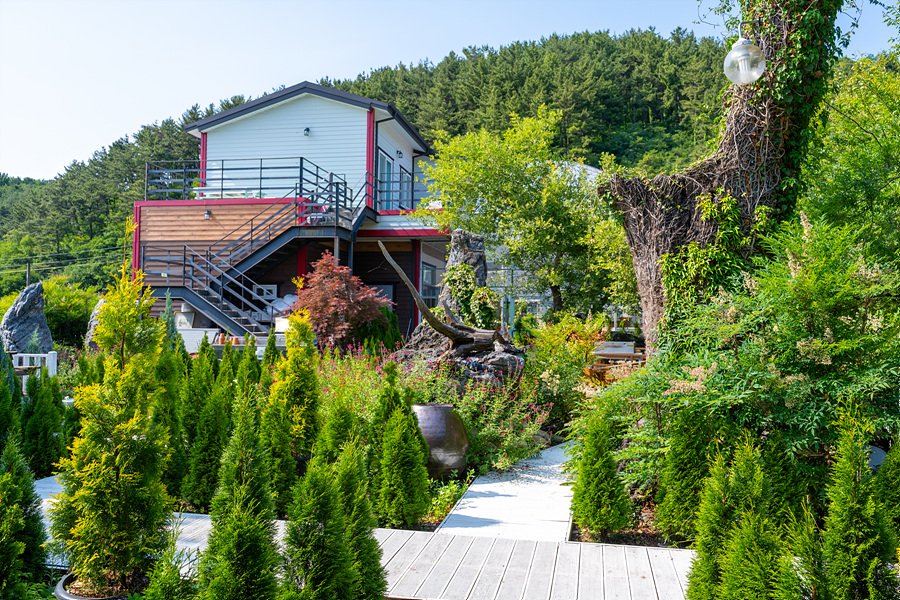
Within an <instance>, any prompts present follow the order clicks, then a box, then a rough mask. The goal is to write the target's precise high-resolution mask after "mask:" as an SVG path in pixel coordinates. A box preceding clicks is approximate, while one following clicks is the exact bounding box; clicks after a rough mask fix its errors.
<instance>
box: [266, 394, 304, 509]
mask: <svg viewBox="0 0 900 600" xmlns="http://www.w3.org/2000/svg"><path fill="white" fill-rule="evenodd" d="M261 421H262V422H261V425H260V438H261V440H262V445H263V449H264V451H265V461H266V471H267V473H268V475H269V489H270V490H271V493H272V500H273V502H274V503H275V511H276V512H277V513H278V515H279V516H284V515H286V514H287V511H288V507H289V506H290V504H291V502H292V500H293V489H294V485H295V484H296V482H297V463H296V462H295V461H294V457H293V455H292V454H291V422H290V418H289V414H288V411H287V406H286V405H285V404H284V403H283V402H281V401H280V399H278V398H275V397H273V396H270V397H269V400H268V401H267V402H266V404H265V405H264V406H263V409H262V417H261Z"/></svg>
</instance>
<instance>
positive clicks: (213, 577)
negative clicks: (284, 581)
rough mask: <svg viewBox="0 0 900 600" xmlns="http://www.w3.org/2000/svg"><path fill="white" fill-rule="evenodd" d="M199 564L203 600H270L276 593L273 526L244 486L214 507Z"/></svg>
mask: <svg viewBox="0 0 900 600" xmlns="http://www.w3.org/2000/svg"><path fill="white" fill-rule="evenodd" d="M212 522H213V527H212V531H211V532H210V535H209V545H208V546H207V548H206V551H205V552H204V553H203V556H202V558H201V564H200V585H201V587H203V588H204V591H203V592H202V594H201V596H200V597H201V598H204V599H205V600H272V599H273V598H275V596H276V594H277V590H278V582H277V581H276V579H275V569H276V567H277V564H278V553H277V551H276V548H275V541H274V537H275V525H274V523H273V522H272V520H271V519H270V518H269V517H268V516H267V515H265V514H264V511H261V510H260V509H259V506H257V505H256V503H255V502H254V501H253V500H252V498H251V492H250V491H249V490H248V489H247V487H246V486H243V485H241V486H238V487H237V488H235V490H234V494H232V495H231V496H230V498H229V499H228V502H223V503H221V504H218V503H217V505H216V509H215V511H214V512H213V514H212Z"/></svg>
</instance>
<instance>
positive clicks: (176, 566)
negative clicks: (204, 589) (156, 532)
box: [143, 523, 200, 600]
mask: <svg viewBox="0 0 900 600" xmlns="http://www.w3.org/2000/svg"><path fill="white" fill-rule="evenodd" d="M180 533H181V527H180V526H179V524H176V523H173V524H172V527H171V529H170V530H169V535H168V540H167V543H166V549H165V550H164V551H163V553H162V555H160V557H159V559H158V560H157V561H156V564H154V565H153V570H152V571H151V572H150V582H149V583H148V584H147V589H146V590H144V593H143V598H144V600H193V599H194V598H196V597H197V596H198V594H199V592H200V588H199V587H198V585H197V582H196V573H195V572H194V569H193V568H191V569H190V570H189V571H188V573H187V576H186V577H185V576H183V575H182V573H181V567H182V564H183V562H185V560H186V559H187V558H189V557H187V556H185V554H186V553H185V552H184V551H183V550H179V549H178V548H177V545H176V542H177V540H178V535H179V534H180Z"/></svg>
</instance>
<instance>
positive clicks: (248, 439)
mask: <svg viewBox="0 0 900 600" xmlns="http://www.w3.org/2000/svg"><path fill="white" fill-rule="evenodd" d="M256 410H257V409H256V397H255V395H253V394H252V393H251V394H242V395H241V396H240V397H239V398H238V402H237V406H236V413H235V425H234V430H233V432H232V434H231V439H230V440H229V441H228V446H227V447H226V448H225V451H224V452H223V453H222V460H221V467H220V468H219V477H218V480H219V489H218V491H217V492H216V496H215V498H213V501H212V509H213V512H214V513H220V512H221V511H217V510H216V507H217V506H218V505H220V504H224V505H228V504H230V503H231V497H232V496H233V495H234V493H235V490H236V489H237V488H238V487H242V488H243V489H244V490H245V492H246V495H247V499H248V500H249V501H250V502H251V503H252V505H253V506H255V507H256V508H257V510H259V511H260V512H261V513H262V514H263V516H265V517H266V518H269V519H271V518H273V517H274V516H275V515H274V506H273V505H272V496H271V495H270V494H269V474H268V473H267V472H266V464H265V455H264V452H263V448H262V445H261V444H260V441H259V434H258V433H257V431H258V427H257V421H258V417H257V412H256Z"/></svg>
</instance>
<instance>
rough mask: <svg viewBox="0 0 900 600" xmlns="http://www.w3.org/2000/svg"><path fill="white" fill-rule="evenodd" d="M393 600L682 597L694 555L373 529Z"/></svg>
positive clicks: (673, 599)
mask: <svg viewBox="0 0 900 600" xmlns="http://www.w3.org/2000/svg"><path fill="white" fill-rule="evenodd" d="M375 534H376V535H375V537H376V538H377V539H378V543H379V544H380V546H381V551H382V554H383V556H382V564H383V565H384V567H385V572H386V574H387V582H388V595H387V597H388V598H391V599H395V600H413V599H415V600H438V599H440V600H548V599H549V600H619V599H621V600H684V592H685V590H686V589H687V575H688V571H689V570H690V566H691V561H692V560H693V556H694V552H693V551H692V550H679V549H674V548H645V547H641V546H616V545H611V544H587V543H579V542H547V541H534V540H513V539H507V538H495V537H472V536H464V535H448V534H442V533H433V534H432V533H425V532H422V531H404V530H399V529H398V530H391V529H378V530H376V532H375Z"/></svg>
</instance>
